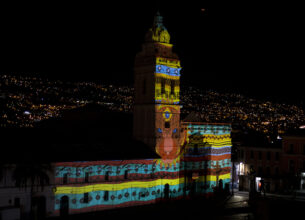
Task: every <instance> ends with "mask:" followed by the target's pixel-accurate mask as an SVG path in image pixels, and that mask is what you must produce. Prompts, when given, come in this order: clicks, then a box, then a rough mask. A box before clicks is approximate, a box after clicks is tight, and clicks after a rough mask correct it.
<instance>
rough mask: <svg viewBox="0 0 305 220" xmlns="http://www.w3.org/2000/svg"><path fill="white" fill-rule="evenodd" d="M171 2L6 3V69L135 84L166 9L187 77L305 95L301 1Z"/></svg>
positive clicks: (185, 80) (1, 64)
mask: <svg viewBox="0 0 305 220" xmlns="http://www.w3.org/2000/svg"><path fill="white" fill-rule="evenodd" d="M127 2H128V3H127ZM164 2H165V1H142V3H137V4H136V3H130V1H125V3H121V2H119V1H111V2H107V4H106V2H105V1H104V2H103V3H104V5H103V4H101V2H100V3H99V4H93V3H92V4H90V3H82V4H80V3H75V2H73V4H72V3H71V4H67V3H65V4H53V3H49V4H47V3H44V4H41V5H39V4H37V3H36V4H32V5H29V4H28V3H27V4H23V5H10V6H1V7H0V14H1V15H0V16H1V21H0V22H1V31H0V33H1V41H0V42H1V43H0V45H1V50H0V53H1V60H0V68H1V69H0V71H2V72H7V73H10V72H18V73H21V72H37V73H40V74H43V75H46V76H48V77H53V78H60V79H67V80H97V81H99V82H104V81H105V82H106V81H107V82H115V83H116V82H117V83H124V84H130V85H132V83H133V63H134V58H135V54H136V53H137V52H138V51H139V50H140V48H141V44H142V42H143V40H144V35H145V33H146V31H147V30H148V29H149V28H150V27H151V26H152V22H153V16H154V14H155V13H156V11H157V8H159V11H160V13H161V15H162V16H163V17H164V24H165V26H166V27H167V29H168V30H169V32H170V34H171V43H173V44H174V45H175V47H174V51H175V52H176V53H177V54H178V55H179V57H180V59H181V62H182V66H183V71H182V84H196V85H200V86H202V87H203V88H229V89H238V90H243V91H249V92H252V93H257V94H260V95H265V94H266V95H270V94H271V95H275V96H284V95H285V94H287V97H293V96H295V97H297V98H304V97H303V96H304V95H303V93H304V92H303V89H302V88H301V87H303V88H304V83H303V81H304V80H301V78H300V77H301V75H302V74H304V65H302V64H303V62H304V61H303V60H304V34H303V33H302V32H303V29H304V24H303V23H302V20H304V13H303V11H302V8H301V6H300V5H287V4H285V5H283V4H280V3H272V4H271V3H269V4H268V5H267V4H265V3H255V4H254V3H249V2H247V3H238V4H237V3H234V4H231V3H226V4H218V5H215V4H213V5H212V4H209V2H206V1H201V2H198V1H183V2H182V1H181V2H180V1H166V3H164ZM203 8H204V9H205V10H204V11H202V10H201V9H203ZM300 94H301V95H300Z"/></svg>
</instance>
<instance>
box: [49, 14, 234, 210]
mask: <svg viewBox="0 0 305 220" xmlns="http://www.w3.org/2000/svg"><path fill="white" fill-rule="evenodd" d="M172 47H173V45H172V44H170V35H169V33H168V31H167V29H166V28H165V27H164V25H163V23H162V17H161V16H160V15H159V14H157V15H156V16H155V18H154V24H153V27H152V28H151V29H150V30H149V31H148V33H147V34H146V36H145V42H144V44H143V46H142V51H141V52H140V53H138V54H137V56H136V60H135V106H134V117H133V136H134V138H135V139H136V140H138V141H141V142H143V143H145V144H146V145H148V146H149V147H150V148H151V149H153V150H154V151H155V152H156V153H157V155H159V157H156V158H151V159H143V158H138V159H136V160H102V161H90V162H88V161H79V162H60V163H55V164H54V166H55V170H56V171H55V172H56V174H55V183H56V187H55V189H54V194H55V207H54V214H55V215H67V214H71V213H81V212H90V211H97V210H104V209H113V208H119V207H127V206H135V205H142V204H151V203H156V202H157V201H159V200H161V199H165V200H166V199H179V198H188V197H193V196H202V195H204V196H211V195H212V193H213V192H214V191H215V189H217V188H224V187H225V186H228V183H229V182H230V166H231V138H230V132H231V126H230V125H228V124H206V123H196V122H181V120H180V108H181V106H180V104H179V101H180V100H179V93H180V71H181V66H180V60H179V59H178V56H177V55H176V54H175V53H173V52H172ZM109 147H110V146H109Z"/></svg>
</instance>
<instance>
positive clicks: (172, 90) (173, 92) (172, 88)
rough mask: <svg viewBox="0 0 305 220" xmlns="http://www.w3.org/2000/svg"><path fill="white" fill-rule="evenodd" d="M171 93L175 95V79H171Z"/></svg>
mask: <svg viewBox="0 0 305 220" xmlns="http://www.w3.org/2000/svg"><path fill="white" fill-rule="evenodd" d="M171 95H175V80H171Z"/></svg>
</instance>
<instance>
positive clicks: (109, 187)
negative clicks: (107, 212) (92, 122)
mask: <svg viewBox="0 0 305 220" xmlns="http://www.w3.org/2000/svg"><path fill="white" fill-rule="evenodd" d="M226 164H227V162H224V163H221V164H219V167H222V168H223V170H225V168H226ZM215 166H216V162H214V161H207V162H202V161H195V162H190V161H188V162H185V161H181V162H180V163H176V164H172V165H170V166H160V165H158V164H156V160H153V159H151V160H129V161H93V162H65V163H56V164H55V167H56V176H55V183H56V190H54V194H55V214H57V215H59V213H60V210H61V209H62V208H63V207H62V206H63V204H62V202H61V201H62V200H63V198H67V200H66V201H67V202H68V207H69V213H70V214H72V213H81V212H90V211H98V210H104V209H114V208H119V207H127V206H135V205H144V204H150V203H155V202H157V201H159V200H160V199H164V198H171V199H180V198H182V197H188V196H191V195H193V194H194V192H196V194H198V195H211V193H213V188H212V186H214V185H216V182H217V177H216V175H215V174H214V173H213V172H214V170H215V169H214V167H215ZM202 170H206V172H202ZM189 171H191V172H192V173H194V176H196V174H198V175H197V176H196V179H195V180H196V188H194V187H193V188H190V187H189V184H190V182H189V180H188V176H186V175H188V174H187V172H189ZM207 172H208V173H209V174H206V175H202V173H207ZM215 172H216V171H215ZM126 173H127V175H126ZM218 178H219V179H223V180H226V179H229V178H230V173H227V172H220V173H218ZM194 190H195V191H194Z"/></svg>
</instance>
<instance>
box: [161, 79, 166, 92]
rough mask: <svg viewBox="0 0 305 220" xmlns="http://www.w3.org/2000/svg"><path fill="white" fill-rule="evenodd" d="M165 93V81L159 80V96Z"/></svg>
mask: <svg viewBox="0 0 305 220" xmlns="http://www.w3.org/2000/svg"><path fill="white" fill-rule="evenodd" d="M164 93H165V79H162V80H161V94H164Z"/></svg>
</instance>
